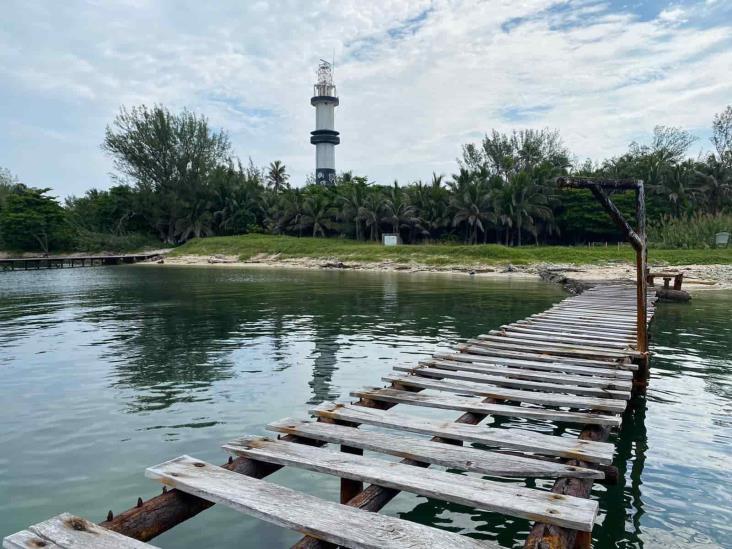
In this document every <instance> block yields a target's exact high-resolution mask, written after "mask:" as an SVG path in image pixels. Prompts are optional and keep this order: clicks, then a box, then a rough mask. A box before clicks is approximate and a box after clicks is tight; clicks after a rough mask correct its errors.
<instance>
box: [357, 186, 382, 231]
mask: <svg viewBox="0 0 732 549" xmlns="http://www.w3.org/2000/svg"><path fill="white" fill-rule="evenodd" d="M382 207H383V197H382V196H381V193H380V192H379V191H378V190H377V189H374V190H372V191H371V192H370V193H368V194H367V195H366V198H365V200H364V202H363V206H361V207H360V208H359V210H358V212H359V217H360V218H361V219H362V220H363V222H364V223H365V224H366V228H367V229H369V230H370V236H369V239H370V240H373V241H378V240H379V238H380V236H381V235H380V231H379V229H380V227H379V224H380V223H381V212H382Z"/></svg>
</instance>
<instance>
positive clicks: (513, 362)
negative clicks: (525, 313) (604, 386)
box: [434, 345, 633, 380]
mask: <svg viewBox="0 0 732 549" xmlns="http://www.w3.org/2000/svg"><path fill="white" fill-rule="evenodd" d="M462 349H463V351H462V352H460V353H435V355H434V356H435V358H436V359H440V360H452V361H456V362H464V363H466V364H476V365H479V364H486V365H489V366H503V365H505V366H506V368H515V369H522V370H524V369H525V370H527V371H542V372H562V373H570V374H575V375H582V376H595V375H596V376H598V377H602V378H609V379H619V380H631V379H633V374H632V372H629V371H626V370H622V369H619V368H600V367H597V366H578V365H576V364H574V363H573V362H571V361H569V362H567V361H563V360H551V361H540V360H529V359H520V358H511V357H503V356H500V353H498V354H496V353H491V352H490V351H488V350H487V349H484V348H482V347H470V346H469V345H466V346H464V347H462ZM530 356H534V355H530Z"/></svg>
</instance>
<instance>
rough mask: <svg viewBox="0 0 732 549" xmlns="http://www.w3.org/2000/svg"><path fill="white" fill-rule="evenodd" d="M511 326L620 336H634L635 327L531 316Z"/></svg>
mask: <svg viewBox="0 0 732 549" xmlns="http://www.w3.org/2000/svg"><path fill="white" fill-rule="evenodd" d="M513 326H531V327H540V328H541V329H542V330H550V331H555V332H556V331H565V330H566V331H567V332H578V331H579V332H581V333H586V334H597V335H603V336H620V337H635V328H628V329H610V328H602V327H600V326H595V325H594V324H592V323H589V322H564V321H561V322H560V321H552V320H542V319H540V318H532V319H527V320H518V321H516V322H514V323H513Z"/></svg>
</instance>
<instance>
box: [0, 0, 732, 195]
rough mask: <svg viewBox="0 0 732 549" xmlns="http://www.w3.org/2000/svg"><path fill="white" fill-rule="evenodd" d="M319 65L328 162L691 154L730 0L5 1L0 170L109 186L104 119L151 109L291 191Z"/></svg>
mask: <svg viewBox="0 0 732 549" xmlns="http://www.w3.org/2000/svg"><path fill="white" fill-rule="evenodd" d="M320 58H326V59H331V58H334V59H335V82H336V85H337V87H338V94H339V96H340V106H339V107H338V108H337V109H336V129H337V130H339V131H340V132H341V145H339V146H338V147H337V148H336V167H337V169H338V171H342V170H352V171H353V172H354V174H358V175H368V177H369V179H370V180H372V181H377V182H379V183H387V184H388V183H391V182H392V181H394V180H395V179H398V180H399V181H400V182H401V183H407V182H410V181H414V180H416V179H423V180H427V179H429V178H430V177H431V174H432V172H436V173H444V174H448V175H449V174H452V173H454V172H455V171H457V167H456V158H457V157H458V156H459V155H460V147H461V145H462V144H464V143H468V142H476V141H479V140H480V139H481V137H482V136H483V135H484V134H485V133H486V132H487V131H490V130H491V129H494V128H495V129H497V130H500V131H510V130H511V129H513V128H528V127H534V128H544V127H548V128H552V129H557V130H559V131H560V133H561V135H562V137H563V139H564V141H565V143H566V145H567V146H568V147H569V148H570V150H571V151H572V152H573V153H574V154H575V155H576V156H577V158H578V159H579V160H583V159H585V158H591V159H593V160H596V161H597V160H601V159H603V158H607V157H610V156H613V155H617V154H620V153H622V152H623V151H625V150H626V149H627V146H628V144H629V143H630V142H631V141H634V140H636V141H640V142H643V141H647V140H648V139H649V137H650V135H651V132H652V130H653V127H654V126H655V125H656V124H665V125H670V126H679V127H683V128H686V129H688V130H690V131H691V132H692V133H694V134H695V135H697V136H699V140H698V141H697V143H695V145H694V151H693V152H695V153H698V152H700V151H702V150H706V149H708V148H709V143H708V137H709V135H710V126H711V121H712V118H713V116H714V114H715V113H719V112H721V111H722V110H723V109H724V108H725V106H726V105H727V104H730V103H732V1H730V0H681V1H675V2H669V1H662V0H645V1H633V0H627V1H617V0H606V1H598V0H562V1H558V0H505V1H503V0H483V1H478V0H454V1H447V0H444V1H443V0H438V1H434V2H430V1H426V0H424V1H422V0H415V1H408V2H407V1H401V2H400V1H391V0H368V1H365V0H331V1H327V0H326V1H319V2H315V1H312V2H311V1H306V0H290V1H286V0H283V1H272V2H264V1H244V2H243V1H241V0H222V1H214V0H212V1H207V2H201V1H200V0H193V1H187V0H186V1H184V0H176V1H172V0H170V1H165V0H118V1H113V0H86V1H82V0H64V1H63V2H60V1H54V0H46V1H36V0H0V167H4V168H7V169H9V170H10V171H11V172H13V173H14V174H16V175H17V176H18V178H19V179H20V180H21V181H23V182H24V183H26V184H28V185H33V186H37V187H50V188H52V189H53V192H54V193H55V194H56V195H58V196H61V197H64V196H68V195H80V194H83V193H84V192H85V191H86V190H87V189H90V188H92V187H96V188H107V187H109V186H110V185H112V184H113V182H114V181H113V178H112V174H113V173H114V169H113V165H112V160H111V158H109V157H108V156H107V155H106V154H105V153H104V152H103V151H102V149H101V147H100V144H101V142H102V140H103V137H104V131H105V127H106V126H107V125H108V124H110V123H111V122H112V120H113V119H114V117H115V115H116V114H117V112H119V109H120V106H122V105H126V106H133V105H139V104H147V105H152V104H154V103H159V104H163V105H165V106H167V107H168V108H170V109H171V110H179V109H183V108H189V109H191V110H194V111H195V112H197V113H199V114H202V115H205V116H206V117H207V118H208V120H209V122H210V124H211V125H212V126H213V127H215V128H222V129H224V130H226V131H227V132H228V133H229V135H230V137H231V141H232V145H233V151H234V154H235V155H236V156H238V157H240V158H241V159H242V160H244V161H245V162H246V160H247V158H248V157H251V158H252V159H253V161H254V162H255V164H257V165H266V164H268V163H269V162H271V161H272V160H275V159H279V160H282V161H283V162H284V163H285V164H286V166H287V168H288V171H289V173H290V174H291V177H292V183H293V184H294V185H301V184H302V183H304V181H305V178H306V176H307V174H308V173H311V172H312V171H313V170H314V163H315V147H314V146H312V145H311V144H310V141H309V137H310V131H311V130H313V129H314V125H315V109H313V107H312V106H311V105H310V96H311V95H312V85H313V83H314V81H315V70H316V68H317V64H318V60H319V59H320Z"/></svg>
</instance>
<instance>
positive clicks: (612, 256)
mask: <svg viewBox="0 0 732 549" xmlns="http://www.w3.org/2000/svg"><path fill="white" fill-rule="evenodd" d="M214 254H224V255H234V256H238V257H239V259H240V260H242V261H246V260H248V259H251V258H252V257H254V256H256V255H258V254H267V255H275V254H277V255H279V257H280V258H282V259H285V258H322V259H325V258H328V259H338V260H340V261H343V262H348V261H358V262H381V261H394V262H398V263H410V262H415V263H421V264H424V265H433V266H444V265H477V264H484V265H485V264H488V265H491V264H507V263H512V264H514V265H527V264H531V263H545V262H546V263H577V264H590V263H602V262H606V261H618V260H624V261H629V262H630V261H633V260H634V257H635V254H634V252H633V250H632V249H631V248H630V247H629V246H621V247H620V248H618V246H617V245H609V246H608V247H593V248H588V247H586V246H584V247H581V246H577V247H575V246H522V247H520V248H515V247H507V246H500V245H497V244H485V245H478V246H466V245H462V244H430V245H427V244H424V245H413V246H395V247H386V246H382V245H380V244H373V243H366V242H355V241H353V240H341V239H331V238H296V237H292V236H270V235H258V234H250V235H241V236H225V237H212V238H202V239H196V240H191V241H189V242H187V243H186V244H184V245H183V246H180V247H179V248H176V249H175V250H173V252H171V254H170V255H171V256H181V255H201V256H210V255H214ZM649 260H650V262H651V263H668V264H673V265H690V264H732V248H727V249H707V250H700V249H651V250H650V252H649Z"/></svg>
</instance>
